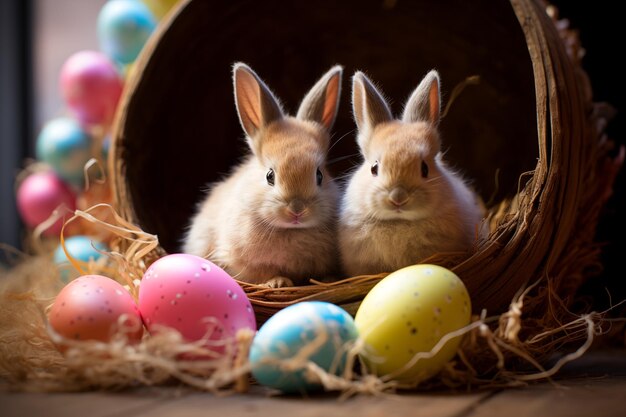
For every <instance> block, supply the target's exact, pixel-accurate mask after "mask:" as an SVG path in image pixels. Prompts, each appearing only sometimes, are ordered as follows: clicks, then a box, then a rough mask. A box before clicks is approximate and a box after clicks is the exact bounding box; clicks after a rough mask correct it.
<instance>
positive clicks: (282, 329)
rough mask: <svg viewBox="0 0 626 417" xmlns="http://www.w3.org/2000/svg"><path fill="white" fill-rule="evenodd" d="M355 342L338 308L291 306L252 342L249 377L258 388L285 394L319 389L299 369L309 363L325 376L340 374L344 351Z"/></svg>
mask: <svg viewBox="0 0 626 417" xmlns="http://www.w3.org/2000/svg"><path fill="white" fill-rule="evenodd" d="M356 339H357V330H356V327H355V325H354V320H353V319H352V317H351V316H350V315H349V314H348V313H347V312H346V311H345V310H343V309H341V308H340V307H337V306H336V305H334V304H330V303H327V302H321V301H307V302H301V303H298V304H294V305H291V306H289V307H287V308H285V309H283V310H280V311H279V312H278V313H276V314H274V315H273V316H272V317H271V318H270V319H269V320H268V321H267V322H266V323H265V324H264V325H263V326H262V327H261V329H260V330H259V332H258V333H257V335H256V336H255V338H254V340H253V341H252V346H251V348H250V356H249V358H250V364H251V366H252V375H253V376H254V377H255V379H256V380H257V381H258V382H259V383H260V384H263V385H266V386H269V387H272V388H276V389H279V390H281V391H283V392H286V393H293V392H305V391H310V390H313V389H317V388H320V385H319V384H318V383H316V382H314V381H311V380H309V379H307V377H306V373H305V371H304V369H303V368H302V367H303V366H304V365H306V362H308V361H311V362H314V363H315V364H317V365H318V366H319V367H321V368H322V369H324V370H325V371H326V372H329V373H332V374H335V375H339V374H341V373H342V372H343V370H344V368H345V362H346V352H347V348H348V347H349V346H350V344H351V343H353V342H354V341H355V340H356ZM308 349H311V350H310V351H308V353H307V354H306V355H304V356H302V354H303V353H304V352H307V350H308ZM297 357H299V358H300V359H301V360H300V359H296V358H297ZM294 359H295V360H298V361H299V362H297V366H295V367H293V366H292V364H291V363H290V362H289V361H290V360H294Z"/></svg>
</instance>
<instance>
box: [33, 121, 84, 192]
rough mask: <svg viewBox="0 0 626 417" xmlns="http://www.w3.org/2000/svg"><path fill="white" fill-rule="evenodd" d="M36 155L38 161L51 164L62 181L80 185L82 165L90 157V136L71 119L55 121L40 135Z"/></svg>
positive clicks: (45, 127)
mask: <svg viewBox="0 0 626 417" xmlns="http://www.w3.org/2000/svg"><path fill="white" fill-rule="evenodd" d="M36 155H37V159H39V160H41V161H43V162H45V163H47V164H48V165H50V166H51V167H52V169H54V171H55V172H56V174H57V175H58V176H59V177H60V178H61V179H63V180H64V181H66V182H68V183H70V184H72V185H75V186H81V185H82V184H83V181H84V167H85V164H86V163H87V161H88V160H89V159H90V158H91V136H90V135H89V133H88V132H87V131H86V130H85V129H84V128H83V127H82V126H81V125H80V124H79V123H78V122H77V121H76V120H74V119H70V118H67V117H62V118H58V119H54V120H52V121H50V122H48V123H47V124H46V125H45V126H44V128H43V129H42V130H41V133H39V136H38V137H37V145H36Z"/></svg>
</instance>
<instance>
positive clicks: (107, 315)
mask: <svg viewBox="0 0 626 417" xmlns="http://www.w3.org/2000/svg"><path fill="white" fill-rule="evenodd" d="M122 315H125V318H124V319H122V320H123V322H122V326H128V329H127V330H129V333H127V336H128V338H129V341H131V342H138V341H139V340H141V336H142V334H143V326H142V322H141V315H140V314H139V310H138V309H137V305H136V304H135V301H134V300H133V298H132V296H131V295H130V294H129V293H128V291H126V289H125V288H124V287H123V286H122V285H121V284H119V283H118V282H117V281H114V280H112V279H111V278H107V277H104V276H102V275H83V276H81V277H78V278H76V279H75V280H74V281H72V282H70V283H69V284H67V285H66V286H65V287H64V288H63V289H62V290H61V292H60V293H59V295H57V297H56V299H55V301H54V305H53V306H52V309H51V310H50V313H49V314H48V320H49V321H50V325H51V326H52V328H53V329H54V330H55V331H56V332H57V333H59V334H60V335H62V336H64V337H65V338H67V339H74V340H100V341H102V342H107V341H109V340H110V339H111V337H112V336H113V335H114V334H115V333H116V332H117V331H119V330H120V328H119V324H120V322H119V320H120V317H121V316H122ZM61 347H63V346H61Z"/></svg>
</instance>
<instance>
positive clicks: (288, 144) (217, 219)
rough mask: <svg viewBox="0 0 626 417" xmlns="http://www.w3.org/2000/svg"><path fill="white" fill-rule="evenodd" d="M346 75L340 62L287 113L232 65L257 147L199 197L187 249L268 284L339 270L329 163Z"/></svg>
mask: <svg viewBox="0 0 626 417" xmlns="http://www.w3.org/2000/svg"><path fill="white" fill-rule="evenodd" d="M341 76H342V68H341V67H340V66H335V67H333V68H331V69H330V70H329V71H328V72H327V73H326V74H325V75H324V76H323V77H322V78H321V79H320V80H319V81H318V82H317V83H316V84H315V86H313V88H312V89H311V90H310V91H309V92H308V94H307V95H306V96H305V97H304V99H303V101H302V104H301V105H300V108H299V110H298V114H297V116H296V117H290V116H287V115H285V114H284V113H283V110H282V108H281V105H280V103H279V101H278V100H277V99H276V97H275V96H274V94H272V92H271V91H270V90H269V88H268V87H267V86H266V85H265V83H264V82H263V81H262V80H261V79H260V78H259V77H258V75H257V74H256V73H255V72H254V71H253V70H252V69H251V68H250V67H248V66H247V65H245V64H242V63H237V64H235V65H234V67H233V80H234V90H235V104H236V107H237V113H238V115H239V120H240V122H241V126H242V127H243V130H244V131H245V133H246V140H247V143H248V145H249V147H250V149H251V151H252V154H251V155H250V156H249V157H247V159H245V161H244V162H243V163H242V164H241V165H239V166H237V167H236V168H235V169H234V171H233V172H232V174H231V175H230V176H229V177H228V178H226V179H225V180H223V181H222V182H220V183H217V184H215V185H214V186H213V187H212V189H211V190H210V191H209V194H208V196H207V197H206V199H205V200H204V201H203V202H202V203H201V204H200V206H199V210H198V212H197V214H196V215H195V217H194V218H193V220H192V222H191V227H190V229H189V232H188V234H187V236H186V238H185V243H184V251H185V252H186V253H191V254H194V255H198V256H202V257H205V258H207V259H209V260H211V261H213V262H215V263H216V264H218V265H220V266H222V267H223V268H224V269H225V270H226V271H228V272H229V273H230V274H231V275H232V276H234V277H235V278H237V279H239V280H241V281H245V282H250V283H259V284H261V283H263V284H266V285H267V286H269V287H282V286H289V285H293V282H296V283H298V282H302V281H304V280H306V279H307V278H310V277H318V278H319V277H324V276H325V275H329V274H333V273H336V272H337V269H338V261H337V258H338V257H337V244H336V223H337V216H336V212H337V203H338V198H339V197H338V189H337V186H336V184H335V182H334V181H333V180H332V179H331V177H330V175H329V173H328V171H327V170H326V166H325V165H326V155H327V152H328V147H329V142H330V135H329V131H330V129H331V127H332V125H333V123H334V121H335V117H336V115H337V107H338V105H339V97H340V93H341Z"/></svg>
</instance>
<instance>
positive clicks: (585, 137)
mask: <svg viewBox="0 0 626 417" xmlns="http://www.w3.org/2000/svg"><path fill="white" fill-rule="evenodd" d="M294 3H296V4H285V2H279V1H275V2H274V1H269V0H268V1H263V2H254V1H234V2H210V1H203V0H189V1H184V2H182V4H181V5H180V7H178V9H177V10H175V11H174V12H173V13H171V14H170V16H169V18H168V19H166V22H165V23H164V24H162V26H161V27H160V30H159V31H158V33H157V34H156V35H155V36H153V37H152V39H151V41H150V42H149V44H148V45H147V46H146V48H145V49H144V51H143V52H142V55H141V57H140V59H139V61H138V62H137V64H136V65H137V67H136V70H135V71H136V73H135V76H134V77H133V78H132V79H131V80H130V82H129V85H128V86H127V89H126V93H125V96H124V98H123V102H122V105H121V106H120V112H119V113H118V117H117V122H116V128H115V131H114V138H113V139H114V140H113V152H112V160H111V161H110V162H111V172H112V177H113V187H114V195H115V198H116V206H117V210H118V211H119V212H120V213H121V214H122V215H123V216H124V217H125V218H127V219H128V220H130V221H132V222H135V223H137V224H138V225H139V226H141V227H142V228H143V229H144V230H146V231H148V232H151V233H155V234H157V235H158V236H159V238H160V242H161V245H162V248H163V249H164V251H167V252H175V251H177V250H178V244H179V242H180V237H181V236H182V234H183V232H184V227H185V226H186V221H187V220H188V219H189V218H190V216H191V213H192V212H193V210H194V206H195V204H196V203H197V202H198V201H199V200H200V199H201V198H202V192H201V189H202V187H203V186H204V185H205V184H206V183H208V182H211V181H216V180H218V179H219V178H220V176H221V175H223V174H224V173H226V172H228V169H229V167H231V166H232V165H233V164H235V163H236V161H237V160H238V159H239V158H240V157H241V155H242V154H243V153H244V151H245V144H244V141H243V140H242V136H243V134H242V133H241V130H240V127H239V124H238V121H237V119H236V115H235V107H234V104H233V99H232V91H231V89H232V85H231V82H230V70H231V67H230V66H231V64H232V63H233V62H235V61H238V60H242V61H244V62H247V63H249V64H250V65H251V66H252V67H253V68H255V69H256V70H257V71H258V72H259V74H260V75H261V76H262V77H264V78H266V80H267V81H268V84H269V85H270V86H271V87H272V88H273V89H274V90H275V91H276V93H277V94H278V96H279V97H281V98H283V100H284V101H285V103H286V104H287V106H288V108H290V109H292V110H293V109H294V108H295V107H296V105H297V103H298V100H299V99H300V97H302V95H303V94H304V92H305V91H306V89H308V88H309V87H310V86H311V85H312V83H313V81H314V80H315V79H316V78H317V77H319V75H321V74H322V73H323V72H324V71H325V70H326V69H327V68H328V67H330V66H331V65H332V64H335V63H341V64H343V65H344V66H345V69H346V75H348V76H349V75H350V74H351V73H352V72H353V71H354V70H356V69H362V70H366V71H367V72H368V73H369V74H370V75H372V77H373V79H375V80H377V81H378V82H380V83H381V85H382V87H383V89H384V90H385V91H386V93H387V95H388V96H390V97H391V98H393V99H394V101H395V102H397V103H399V102H402V101H404V99H405V97H406V96H407V95H408V94H409V92H410V91H411V90H412V89H413V88H414V87H415V85H416V84H417V82H418V81H419V79H420V78H421V77H422V76H423V75H424V74H425V72H426V71H427V70H428V69H430V68H432V67H437V68H438V69H439V70H440V72H441V73H442V75H443V83H444V91H448V92H449V91H451V89H452V87H453V86H454V84H455V83H456V82H459V81H461V80H463V79H464V78H465V77H467V76H469V75H474V74H478V75H480V76H481V79H482V82H481V84H480V85H479V86H477V87H470V88H468V89H467V91H466V93H464V94H463V95H462V96H461V97H460V98H459V99H458V100H457V102H456V103H455V104H454V105H453V106H452V108H451V111H450V113H449V115H448V116H447V117H446V119H444V121H443V122H442V130H443V134H444V144H445V145H446V146H447V147H448V148H449V152H448V154H447V157H448V159H450V160H452V161H453V162H454V163H455V164H456V165H457V166H459V167H460V168H461V169H462V170H463V171H464V172H466V173H467V174H468V177H470V178H474V179H475V184H474V185H475V187H476V188H477V189H478V190H479V191H480V192H481V193H482V195H483V197H484V198H485V200H486V201H488V200H490V201H489V217H488V220H489V222H490V226H491V232H490V234H489V238H488V239H487V240H486V241H484V242H481V243H479V244H477V246H476V247H475V248H474V249H473V250H472V251H471V253H468V254H465V255H463V256H445V255H441V256H436V257H435V258H434V259H431V261H433V262H437V263H439V264H442V265H444V266H448V267H450V268H451V269H453V270H454V271H455V272H456V273H457V274H458V275H459V276H460V277H462V279H463V280H464V281H465V283H466V285H467V287H468V289H469V291H470V294H471V297H472V300H473V305H474V308H475V310H477V311H478V310H481V309H483V308H487V309H488V310H489V311H490V312H491V313H499V312H502V311H503V310H504V309H506V308H507V306H508V304H509V302H510V301H511V299H512V298H513V296H514V295H515V293H516V292H517V291H518V290H519V289H520V288H522V287H523V286H525V285H529V284H532V283H534V282H535V281H537V280H540V279H542V280H543V281H542V282H541V283H540V285H539V286H538V287H537V288H536V290H535V292H534V297H533V301H532V302H531V304H532V305H531V310H528V311H527V314H531V313H530V312H531V311H533V313H532V314H534V315H535V316H537V317H540V316H543V315H546V314H547V312H548V307H547V304H548V303H547V297H548V294H552V295H556V296H557V297H559V298H560V299H562V300H563V301H564V304H563V306H567V305H568V304H569V303H570V302H571V299H572V297H573V295H574V293H575V291H576V290H577V289H578V288H579V286H580V284H581V283H582V281H583V279H584V278H585V277H586V276H588V275H589V273H590V272H592V271H591V270H592V269H595V267H596V266H597V263H598V247H597V245H595V244H594V243H593V238H594V233H595V227H596V222H597V218H598V214H599V211H600V209H601V207H602V205H603V204H604V202H605V200H606V198H607V197H608V195H609V194H610V190H611V187H612V182H613V178H614V173H615V170H616V167H615V164H612V162H611V160H610V159H609V158H608V156H607V151H608V149H609V145H610V144H609V142H607V141H606V139H605V137H604V135H603V132H602V129H603V127H604V123H605V120H604V119H603V116H602V112H601V111H599V109H600V107H598V106H596V105H594V104H593V103H592V101H591V91H590V88H589V85H588V82H587V79H586V76H585V74H584V72H583V71H582V70H581V68H580V57H579V49H578V44H577V38H576V36H575V33H573V32H570V31H569V30H567V28H566V27H561V28H557V26H556V25H555V23H556V21H555V20H554V19H553V18H551V17H550V16H549V15H548V14H547V13H546V5H545V4H544V3H543V2H541V1H539V0H510V3H507V2H493V1H492V0H477V1H472V2H467V1H465V0H446V1H438V2H435V1H430V2H429V1H425V0H424V1H416V2H403V1H392V0H385V1H382V0H371V1H370V0H368V1H352V2H350V1H346V2H334V1H330V0H320V1H317V2H294ZM561 26H563V25H561ZM349 93H350V92H349V87H348V83H347V81H345V80H344V94H343V99H342V103H341V108H340V116H339V118H338V121H337V125H336V129H335V130H336V134H335V139H338V138H340V137H343V136H346V137H345V138H344V139H342V140H341V142H340V143H339V145H338V146H337V147H336V148H335V149H334V152H335V154H334V155H331V158H332V157H333V156H342V155H351V154H354V153H355V152H356V145H355V144H354V133H353V129H354V126H353V122H352V120H351V116H350V109H349V97H348V96H349ZM395 110H396V112H398V111H399V110H400V109H398V108H396V109H395ZM537 145H538V146H537ZM355 160H358V158H353V161H348V162H346V163H344V164H343V165H342V164H337V165H336V166H335V168H336V174H337V175H341V174H342V173H344V172H345V171H346V170H347V169H348V168H349V166H350V164H351V163H354V161H355ZM527 171H528V172H527ZM497 173H499V176H498V183H496V180H495V177H496V174H497ZM384 276H385V274H380V275H377V276H371V277H351V278H346V279H343V280H340V281H338V282H335V283H333V284H320V285H317V284H313V285H309V286H304V287H297V288H291V289H281V290H268V289H261V288H258V287H256V286H253V285H244V287H245V289H246V291H247V292H248V294H249V295H250V298H251V300H252V302H253V304H254V305H255V310H256V311H257V314H258V315H259V319H260V320H265V319H266V318H267V317H268V316H270V315H271V314H273V313H274V312H275V311H277V310H279V309H280V308H283V307H285V306H286V305H289V304H291V303H293V302H296V301H300V300H304V299H321V300H327V301H331V302H334V303H337V304H339V305H343V306H344V307H346V308H348V309H351V308H353V307H354V306H355V305H356V304H358V302H359V301H360V300H361V299H362V298H363V297H364V295H365V294H366V293H367V292H368V291H369V289H370V288H371V287H372V286H373V285H375V284H376V282H378V281H379V280H380V279H381V278H382V277H384ZM312 278H322V277H312ZM552 313H553V312H552ZM557 315H558V314H557Z"/></svg>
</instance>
